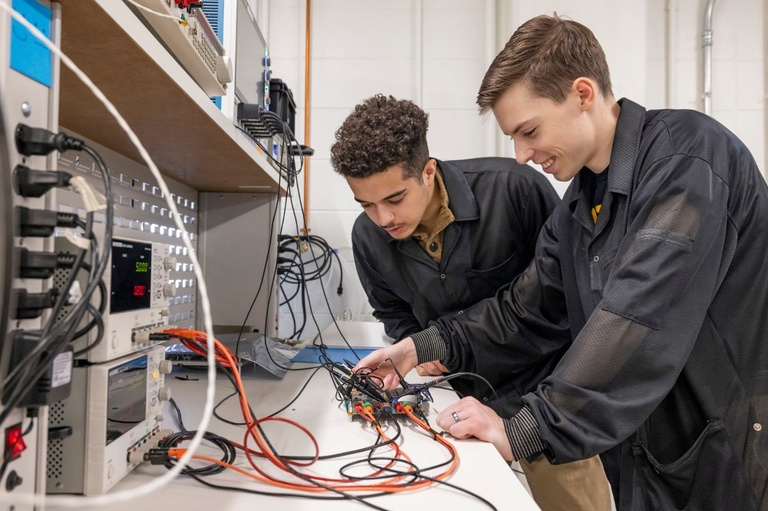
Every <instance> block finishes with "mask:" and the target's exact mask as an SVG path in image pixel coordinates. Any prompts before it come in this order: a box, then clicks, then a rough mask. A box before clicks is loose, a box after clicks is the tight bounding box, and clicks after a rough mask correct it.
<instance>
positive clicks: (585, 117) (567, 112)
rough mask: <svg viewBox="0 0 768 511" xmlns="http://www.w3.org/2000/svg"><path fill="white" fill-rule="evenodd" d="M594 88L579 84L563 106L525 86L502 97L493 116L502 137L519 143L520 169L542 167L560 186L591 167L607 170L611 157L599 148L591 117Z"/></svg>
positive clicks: (580, 81)
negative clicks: (585, 168)
mask: <svg viewBox="0 0 768 511" xmlns="http://www.w3.org/2000/svg"><path fill="white" fill-rule="evenodd" d="M593 87H594V84H592V83H590V81H589V80H587V79H583V78H579V79H577V80H575V81H574V84H573V87H572V89H571V90H570V91H569V93H568V95H567V96H566V98H565V100H564V101H563V102H561V103H558V102H555V101H553V100H552V99H548V98H543V97H539V96H535V95H534V94H533V93H532V92H531V90H530V87H529V86H528V85H527V83H526V82H524V81H523V82H518V83H517V84H515V85H513V86H512V87H510V88H509V89H507V90H506V91H505V92H504V93H503V94H501V96H499V99H498V101H496V103H495V104H494V105H493V107H492V110H493V114H494V116H495V117H496V121H497V122H498V123H499V127H500V128H501V131H502V132H504V134H505V135H507V136H509V137H510V138H511V139H512V140H513V141H514V143H515V156H516V158H517V161H518V163H521V164H525V163H528V162H529V161H530V162H533V163H536V164H539V165H541V168H542V169H543V170H544V172H546V173H548V174H552V176H553V177H554V178H555V179H557V180H558V181H568V180H569V179H571V178H573V177H574V176H575V175H576V174H577V173H578V172H579V170H581V168H582V167H585V166H586V167H589V168H590V169H592V170H593V171H595V172H601V171H602V170H604V168H605V166H604V165H603V159H604V156H605V155H603V154H602V153H601V152H600V149H599V148H598V144H597V143H596V137H595V132H596V130H595V122H594V121H595V119H594V118H593V115H592V113H591V108H592V105H593V104H594V101H595V91H594V89H593ZM599 153H600V154H599ZM605 165H607V163H606V164H605ZM601 166H602V168H600V167H601Z"/></svg>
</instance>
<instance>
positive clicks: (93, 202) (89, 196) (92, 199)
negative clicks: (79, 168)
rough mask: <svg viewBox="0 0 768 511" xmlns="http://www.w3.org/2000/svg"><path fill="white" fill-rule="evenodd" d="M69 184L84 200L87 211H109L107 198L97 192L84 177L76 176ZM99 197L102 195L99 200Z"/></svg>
mask: <svg viewBox="0 0 768 511" xmlns="http://www.w3.org/2000/svg"><path fill="white" fill-rule="evenodd" d="M69 184H70V185H71V186H72V188H74V190H75V191H76V192H77V193H79V194H80V196H81V197H82V198H83V204H84V205H85V210H86V211H88V212H93V211H100V210H102V209H107V201H106V197H104V196H103V195H101V194H99V193H98V192H96V190H94V189H93V188H92V187H91V185H89V184H88V181H86V180H85V178H84V177H82V176H74V177H73V178H72V179H70V180H69ZM99 195H101V199H100V198H99ZM102 199H103V200H102Z"/></svg>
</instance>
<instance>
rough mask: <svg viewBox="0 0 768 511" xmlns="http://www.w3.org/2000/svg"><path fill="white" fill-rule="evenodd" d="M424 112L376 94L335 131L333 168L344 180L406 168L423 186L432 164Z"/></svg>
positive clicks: (355, 110) (405, 171)
mask: <svg viewBox="0 0 768 511" xmlns="http://www.w3.org/2000/svg"><path fill="white" fill-rule="evenodd" d="M428 117H429V114H427V113H426V112H425V111H424V110H422V109H421V108H419V107H418V106H416V104H415V103H413V102H412V101H408V100H397V99H395V98H393V97H392V96H384V95H382V94H377V95H375V96H373V97H371V98H368V99H366V100H365V101H363V102H362V103H360V104H359V105H357V106H356V107H355V109H354V111H353V112H352V113H351V114H349V117H347V118H346V120H345V121H344V123H343V124H342V125H341V127H340V128H339V129H338V130H337V131H336V143H334V144H333V146H331V165H333V169H334V170H335V171H336V172H338V173H339V174H341V175H342V176H344V177H352V178H364V177H369V176H371V175H373V174H376V173H379V172H383V171H384V170H386V169H388V168H390V167H392V166H394V165H399V164H403V165H402V166H403V175H404V177H406V178H409V177H415V178H416V179H417V180H418V181H419V182H421V177H422V170H423V169H424V165H426V163H427V161H428V160H429V148H428V147H427V128H428V127H429V122H428V120H427V118H428Z"/></svg>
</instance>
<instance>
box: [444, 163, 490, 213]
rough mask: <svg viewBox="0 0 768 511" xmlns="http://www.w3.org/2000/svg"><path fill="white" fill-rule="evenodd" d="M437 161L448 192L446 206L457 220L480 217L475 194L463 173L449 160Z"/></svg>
mask: <svg viewBox="0 0 768 511" xmlns="http://www.w3.org/2000/svg"><path fill="white" fill-rule="evenodd" d="M435 161H437V166H438V167H440V171H441V172H442V173H443V184H444V185H445V189H446V191H447V192H448V206H449V207H450V208H451V212H452V213H453V216H454V217H455V219H456V221H457V222H460V221H464V220H477V219H478V218H480V209H479V208H478V207H477V200H475V194H474V193H472V188H471V187H470V186H469V181H467V177H466V176H465V175H464V173H463V172H462V171H461V170H460V169H459V168H458V167H456V166H455V165H453V164H452V163H451V162H447V161H440V160H438V159H435Z"/></svg>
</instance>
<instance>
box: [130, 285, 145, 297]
mask: <svg viewBox="0 0 768 511" xmlns="http://www.w3.org/2000/svg"><path fill="white" fill-rule="evenodd" d="M145 294H147V286H133V296H144V295H145Z"/></svg>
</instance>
